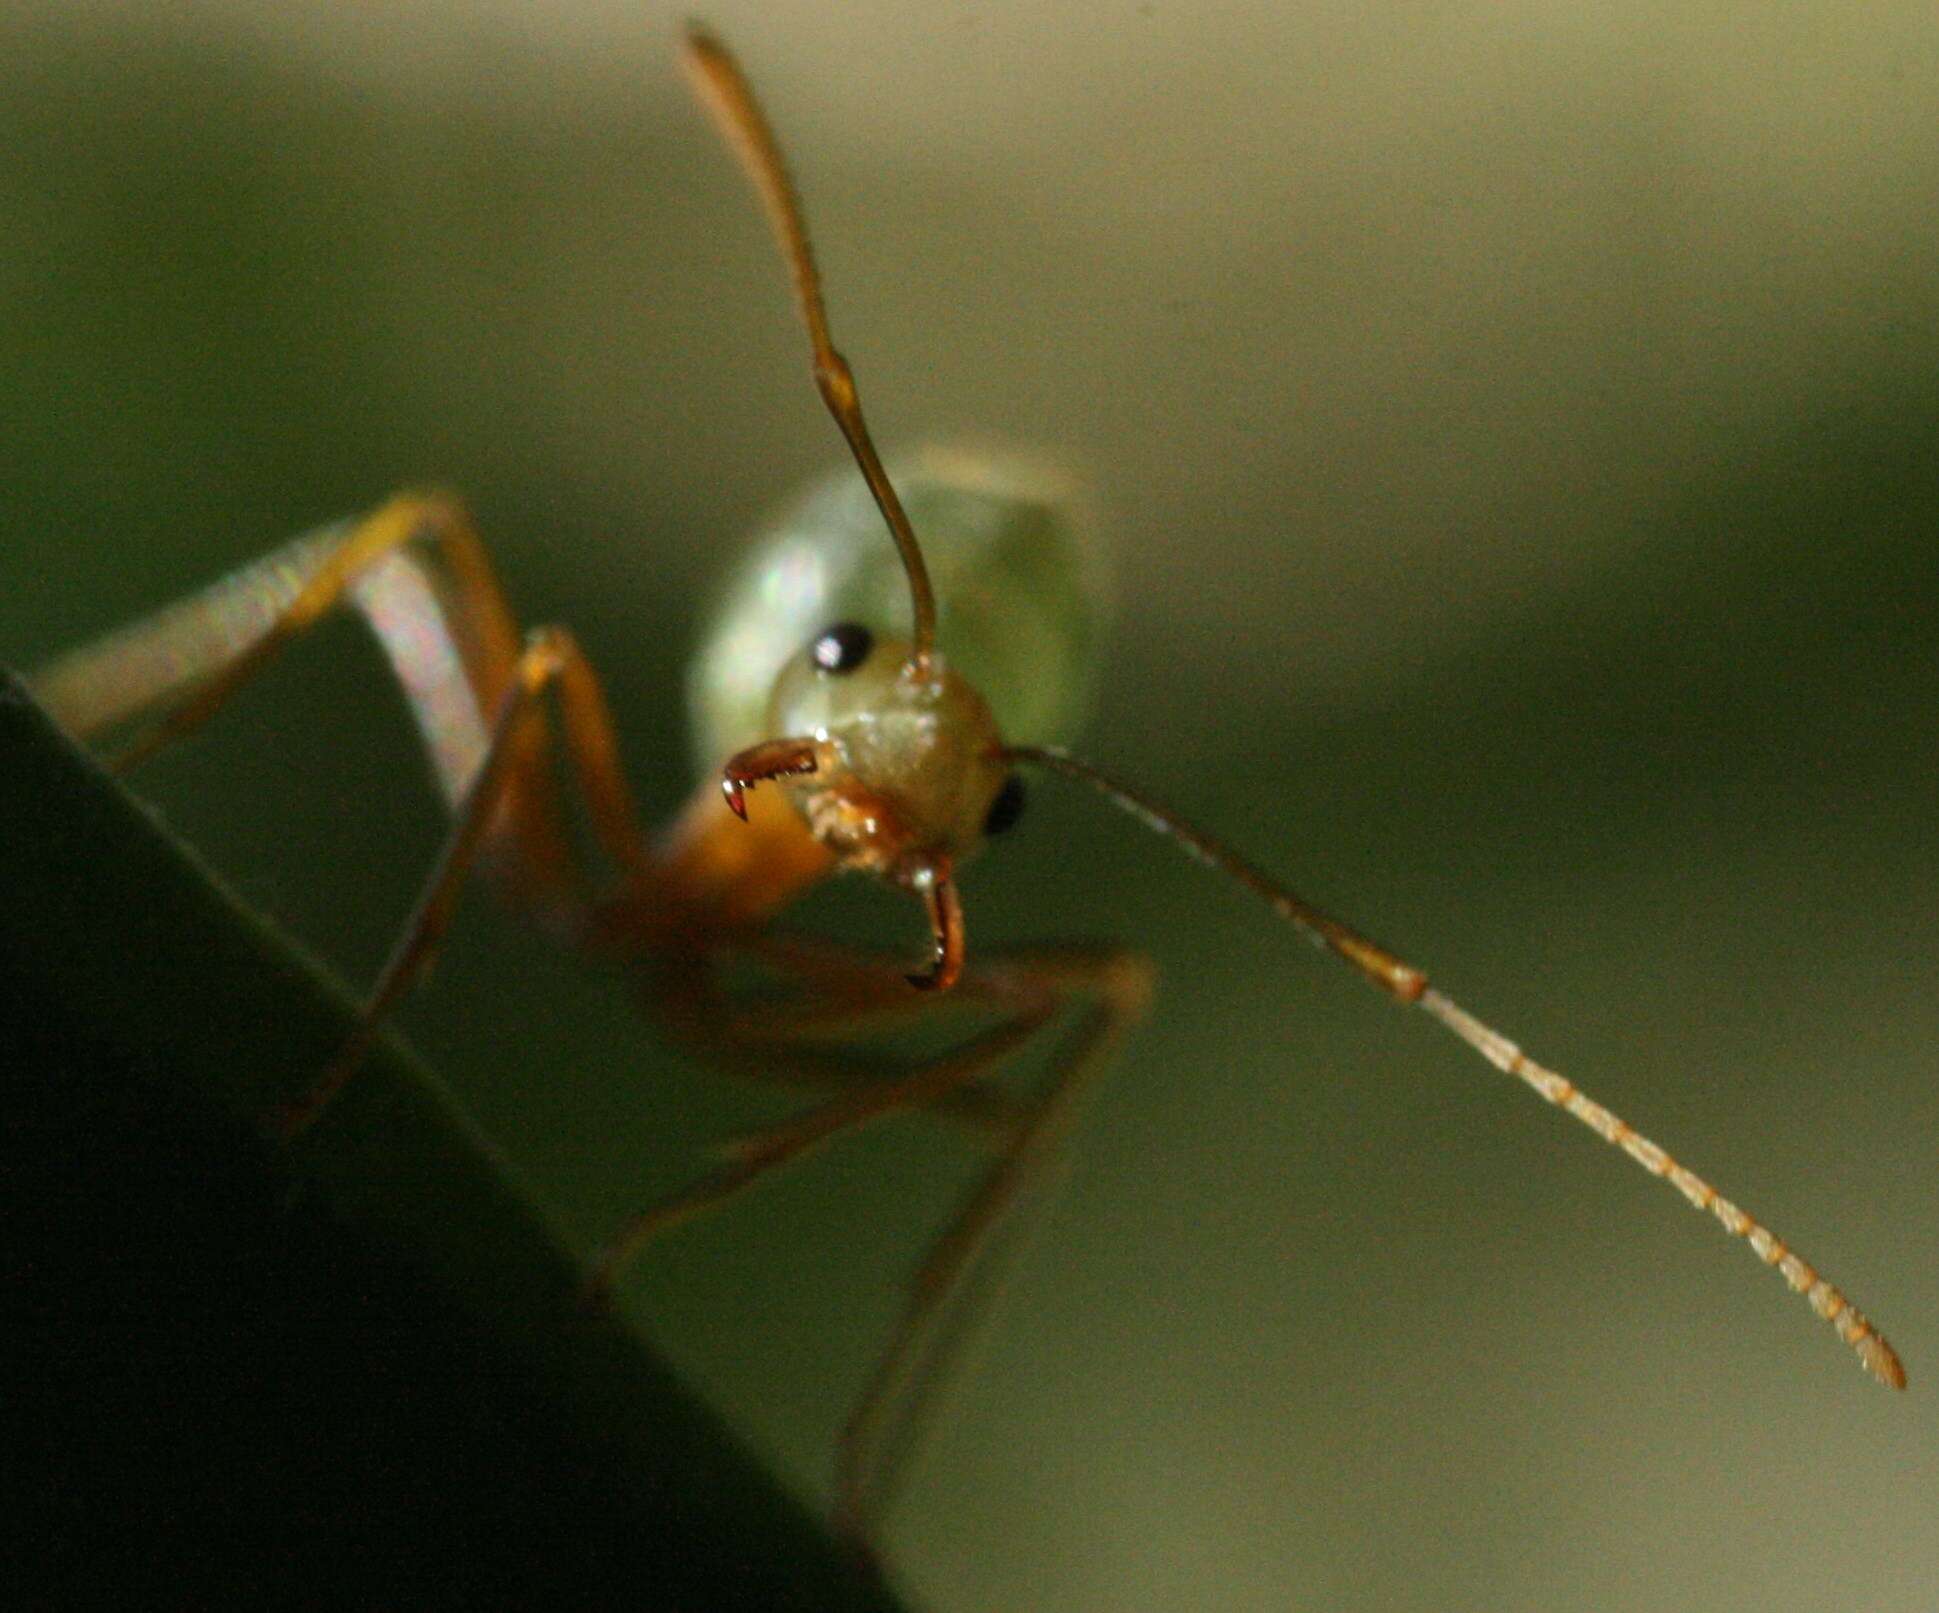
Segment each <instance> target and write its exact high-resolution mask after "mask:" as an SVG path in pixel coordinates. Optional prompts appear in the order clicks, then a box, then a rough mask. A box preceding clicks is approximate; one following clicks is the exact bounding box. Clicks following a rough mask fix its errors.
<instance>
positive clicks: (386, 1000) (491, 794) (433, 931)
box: [277, 627, 650, 1137]
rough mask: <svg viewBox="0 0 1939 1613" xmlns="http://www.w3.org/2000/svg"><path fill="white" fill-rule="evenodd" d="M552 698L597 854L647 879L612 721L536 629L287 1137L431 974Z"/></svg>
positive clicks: (568, 658) (282, 1117)
mask: <svg viewBox="0 0 1939 1613" xmlns="http://www.w3.org/2000/svg"><path fill="white" fill-rule="evenodd" d="M548 690H552V691H554V692H555V693H556V695H557V697H558V709H559V714H560V717H561V719H562V721H563V728H564V735H565V749H566V753H567V756H568V758H569V760H570V761H571V763H572V764H573V769H574V775H575V778H576V781H577V783H578V785H579V789H580V792H581V794H582V795H583V797H584V798H585V800H586V802H587V805H588V810H589V813H590V815H591V818H592V821H593V825H594V828H595V831H596V832H597V833H598V835H599V837H600V841H601V844H602V846H603V847H604V849H605V850H606V852H607V854H608V855H609V856H611V857H612V859H613V860H614V861H615V862H616V863H618V864H619V865H620V866H621V868H622V869H625V870H626V871H627V872H628V873H629V874H631V875H633V876H636V877H638V878H642V879H643V878H644V877H646V875H647V873H648V871H649V868H650V861H649V853H648V852H647V850H646V847H645V845H644V843H643V842H642V841H641V839H640V837H639V831H638V829H637V827H636V826H635V822H634V819H633V816H632V810H631V803H630V801H629V800H628V798H627V794H626V787H625V783H624V781H623V779H622V778H621V776H620V774H619V771H618V767H617V751H616V748H615V745H614V741H613V733H612V726H611V721H610V719H609V717H608V715H607V711H606V704H605V700H604V697H603V695H602V694H601V692H600V688H599V683H598V679H597V678H596V676H595V675H594V673H593V670H592V667H591V665H590V663H589V662H588V661H587V660H586V657H585V654H584V652H583V651H581V650H580V648H579V645H578V643H577V642H576V641H575V640H574V639H573V637H572V635H571V634H570V633H569V632H567V631H566V630H565V629H564V628H559V627H543V628H538V629H535V630H534V631H533V632H532V633H531V634H529V635H528V636H527V638H526V642H525V648H524V650H523V651H521V652H520V654H519V656H518V657H517V659H516V660H515V661H514V662H513V663H512V668H511V687H510V689H509V690H508V691H507V693H506V695H505V698H504V700H503V701H502V703H501V708H500V711H499V714H498V717H497V719H496V720H495V721H494V722H493V724H492V727H491V730H490V734H489V738H488V740H487V743H486V746H485V749H484V754H483V757H482V759H481V761H480V763H479V765H478V768H477V770H476V772H475V774H474V775H473V777H472V780H471V783H470V785H469V787H468V788H467V790H466V792H465V795H464V797H463V799H462V800H461V801H460V802H459V803H458V807H457V811H456V813H455V814H454V816H453V819H452V824H451V828H450V830H449V832H448V834H447V835H446V838H445V841H444V845H443V847H442V849H441V850H440V851H439V853H438V857H437V861H436V862H435V863H434V864H433V865H432V868H431V873H430V875H429V877H428V878H427V879H426V881H425V884H424V888H423V890H422V891H421V892H420V894H419V896H418V900H417V904H416V906H415V907H414V908H413V909H412V911H411V916H410V918H409V920H408V921H407V922H406V924H405V926H404V929H403V932H402V933H401V934H400V935H399V936H398V938H397V941H396V943H395V944H394V945H393V947H392V949H391V953H390V956H389V958H388V959H387V960H386V961H385V963H384V967H383V969H382V971H381V972H380V973H379V974H378V977H377V981H376V984H375V985H374V986H373V987H372V988H371V991H370V995H369V996H368V997H367V998H366V999H365V1002H364V1005H363V1008H362V1010H361V1011H360V1013H359V1015H358V1020H357V1027H356V1029H355V1030H354V1031H353V1032H352V1033H351V1036H350V1039H349V1040H348V1041H347V1042H346V1043H345V1044H344V1046H343V1048H342V1049H341V1051H340V1052H339V1053H338V1055H337V1057H336V1058H335V1059H334V1060H333V1061H332V1062H331V1065H330V1067H329V1069H328V1070H327V1071H325V1073H324V1075H323V1077H322V1079H321V1080H319V1081H318V1082H317V1083H316V1085H315V1086H313V1087H312V1088H311V1089H310V1090H309V1091H308V1092H307V1093H305V1094H304V1095H303V1096H302V1097H300V1098H299V1099H297V1100H296V1101H295V1102H293V1103H291V1104H289V1105H287V1106H285V1107H284V1108H283V1109H282V1110H281V1111H280V1112H279V1113H278V1115H277V1123H278V1129H279V1130H280V1132H281V1133H282V1135H283V1136H284V1137H289V1136H292V1135H294V1134H295V1133H296V1132H298V1131H300V1130H302V1129H303V1128H304V1127H305V1126H307V1125H308V1124H309V1123H310V1122H311V1121H312V1120H314V1119H315V1118H316V1116H317V1115H318V1114H319V1113H320V1112H321V1111H322V1110H323V1108H324V1106H325V1105H327V1104H328V1103H329V1101H330V1100H331V1099H332V1098H333V1097H335V1096H336V1094H337V1093H338V1092H339V1091H340V1090H341V1089H342V1088H343V1086H344V1084H345V1083H346V1082H347V1081H348V1080H349V1079H350V1077H351V1076H352V1075H354V1074H355V1073H356V1071H357V1068H358V1066H359V1065H360V1064H362V1062H363V1060H364V1058H365V1056H366V1055H367V1054H368V1053H369V1051H370V1046H371V1042H372V1040H373V1039H374V1038H375V1036H376V1034H377V1029H378V1027H379V1025H380V1024H381V1023H382V1022H383V1019H384V1017H385V1016H386V1015H387V1014H388V1013H389V1012H390V1011H391V1009H392V1008H393V1007H395V1006H396V1004H397V1003H398V1002H399V1001H400V1000H401V999H402V998H403V997H404V995H405V994H406V993H407V992H409V991H410V989H411V987H412V986H413V985H415V984H416V983H417V981H418V980H419V979H421V978H422V977H423V974H424V972H425V970H426V969H428V968H429V967H430V964H431V961H432V959H433V957H434V956H435V955H436V952H437V948H438V945H439V943H440V942H441V941H442V940H443V938H444V935H445V932H446V931H447V930H448V929H449V928H450V924H451V916H452V913H453V911H454V910H455V908H456V906H457V900H458V896H459V893H460V892H461V890H462V889H463V886H464V879H465V876H466V874H467V873H469V872H470V869H471V867H472V864H473V862H474V860H475V859H476V858H477V856H478V854H479V851H480V849H481V847H482V846H483V845H484V844H485V843H486V837H487V834H488V833H489V831H490V829H491V827H492V825H493V822H494V821H495V819H496V818H497V817H498V815H499V812H500V810H501V808H503V807H504V806H505V805H506V803H507V801H508V799H509V798H510V795H511V792H512V791H513V790H514V789H515V788H516V787H517V786H518V783H519V775H518V772H517V767H518V764H519V763H520V762H521V760H523V750H524V748H525V736H526V735H527V734H528V733H530V732H531V731H532V730H533V729H534V728H535V727H537V725H538V724H540V723H542V721H543V718H544V715H545V714H544V712H543V710H542V709H541V708H540V707H539V704H538V702H539V700H540V698H541V697H542V696H543V695H544V694H545V693H546V692H547V691H548ZM538 734H539V738H540V739H543V738H544V737H545V734H544V730H543V729H542V728H539V729H538Z"/></svg>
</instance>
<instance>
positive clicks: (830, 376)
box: [680, 23, 936, 676]
mask: <svg viewBox="0 0 1939 1613" xmlns="http://www.w3.org/2000/svg"><path fill="white" fill-rule="evenodd" d="M680 65H681V66H682V67H683V68H685V69H686V73H687V81H688V82H689V83H690V84H691V85H692V86H693V90H694V94H695V95H696V96H697V97H699V100H700V104H701V105H702V106H704V107H706V109H707V111H708V112H709V113H710V114H711V115H712V116H713V119H714V122H715V124H716V125H718V127H719V129H720V132H721V136H722V138H723V139H725V140H726V142H727V144H728V146H729V148H730V149H731V150H732V151H733V153H734V155H735V156H736V157H737V158H739V159H740V164H741V167H742V168H743V169H745V170H746V172H747V177H748V178H749V180H751V181H752V182H753V185H754V189H755V190H756V192H758V193H759V195H760V198H761V205H762V207H763V208H764V209H765V210H766V212H767V216H768V223H769V224H770V225H771V226H772V227H773V229H774V240H775V244H776V245H777V246H778V247H780V249H781V256H782V258H783V259H784V260H785V261H786V263H787V265H788V268H789V270H790V272H791V273H792V274H793V276H794V295H795V302H796V305H797V306H798V307H799V308H800V309H801V319H802V323H803V324H805V325H806V326H807V327H808V341H809V344H810V345H811V346H812V347H813V349H814V366H815V385H816V386H817V387H818V388H819V389H820V391H821V398H822V402H824V403H825V404H827V405H828V412H829V413H830V414H832V415H833V416H834V417H835V424H836V425H838V426H840V427H841V428H842V435H843V436H844V437H846V438H847V439H848V446H849V450H850V451H851V452H852V453H853V454H854V455H855V463H856V464H857V465H859V466H861V468H862V477H863V480H865V481H866V482H867V483H868V485H869V491H870V492H871V493H873V494H874V495H875V502H876V505H877V506H878V507H879V508H880V509H881V511H882V519H883V520H885V521H887V522H888V523H889V535H890V536H891V537H893V538H894V539H895V546H896V550H897V552H898V553H900V554H901V556H902V569H903V570H904V571H905V572H907V573H908V576H909V604H910V606H911V608H912V610H913V611H914V614H915V627H914V630H913V632H912V634H911V642H912V644H913V646H914V648H913V651H912V653H911V655H910V664H911V665H912V666H913V667H914V668H915V670H916V673H917V674H918V676H922V675H926V674H927V673H928V671H929V658H930V654H931V652H932V651H933V649H934V647H935V641H936V596H935V593H934V591H933V590H932V589H931V588H930V586H929V568H928V567H927V566H926V565H925V564H924V563H923V558H922V549H921V547H920V545H918V544H917V542H916V533H915V528H914V527H912V526H910V524H909V517H908V515H907V514H905V513H904V511H903V508H902V501H901V500H900V499H899V498H897V497H896V492H895V488H894V487H892V486H891V485H890V483H889V477H888V473H887V472H886V471H884V470H883V469H882V461H881V458H880V457H879V456H878V455H877V454H876V452H875V444H874V442H873V441H871V440H870V437H869V432H868V427H867V426H866V425H865V424H864V423H863V421H862V401H861V397H860V395H859V394H858V393H857V392H856V390H855V374H854V372H853V371H852V370H850V369H849V367H848V360H847V359H845V358H843V357H842V355H841V354H840V353H838V352H837V351H836V350H835V344H834V342H833V341H832V340H831V339H830V338H829V335H828V310H827V309H826V308H824V307H823V306H822V301H821V274H820V271H819V270H817V269H816V267H815V254H814V249H813V248H812V247H811V246H810V245H809V244H808V226H807V223H806V221H805V220H804V219H803V218H802V216H801V201H800V198H799V197H798V196H797V195H796V194H795V188H794V182H793V181H792V180H791V179H789V177H788V167H787V164H786V163H785V162H783V161H782V159H781V148H780V146H779V145H778V144H777V143H776V142H775V138H774V131H773V130H772V129H771V128H769V127H768V120H767V118H766V116H765V115H764V114H763V113H762V111H761V104H760V102H758V101H757V100H755V99H754V90H753V88H752V86H750V85H749V84H748V82H747V77H746V75H745V74H744V73H742V72H741V68H740V63H738V62H737V61H735V60H734V57H733V53H732V52H731V51H729V50H728V48H727V47H726V46H725V45H723V44H722V43H721V42H720V41H719V40H718V39H716V38H715V37H714V36H713V35H712V34H710V33H708V32H707V30H706V29H705V28H703V27H701V26H700V25H699V24H698V23H689V24H688V25H687V33H686V38H685V39H684V40H683V41H682V44H681V50H680Z"/></svg>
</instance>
